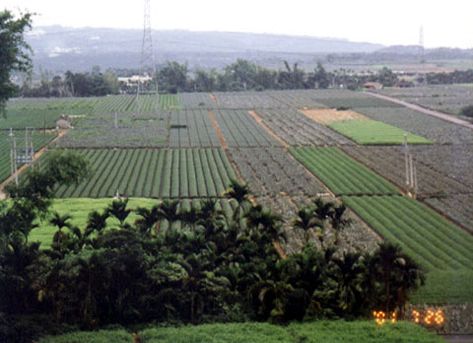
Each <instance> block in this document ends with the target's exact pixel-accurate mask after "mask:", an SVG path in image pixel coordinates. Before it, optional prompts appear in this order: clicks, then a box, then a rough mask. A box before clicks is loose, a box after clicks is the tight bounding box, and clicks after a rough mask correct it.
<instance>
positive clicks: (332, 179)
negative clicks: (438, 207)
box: [290, 147, 399, 195]
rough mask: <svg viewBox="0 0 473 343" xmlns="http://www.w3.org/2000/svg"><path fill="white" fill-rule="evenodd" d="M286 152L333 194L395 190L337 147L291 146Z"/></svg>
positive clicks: (390, 192) (387, 192)
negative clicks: (288, 151)
mask: <svg viewBox="0 0 473 343" xmlns="http://www.w3.org/2000/svg"><path fill="white" fill-rule="evenodd" d="M290 152H291V153H292V154H293V155H294V157H295V158H296V159H297V160H298V161H299V162H301V163H302V164H304V165H305V166H306V168H307V169H309V170H310V171H311V172H312V173H313V174H315V175H316V176H317V177H319V178H320V179H321V180H322V181H323V182H324V183H325V185H327V186H328V187H329V188H330V190H331V191H332V192H334V193H335V194H336V195H348V194H351V195H355V194H398V193H399V192H398V191H397V189H396V188H395V187H394V186H393V185H392V184H391V183H389V182H388V181H386V180H385V179H383V178H382V177H380V176H378V175H376V174H375V173H373V172H372V171H371V170H369V169H368V168H367V167H365V166H364V165H362V164H360V163H358V162H357V161H355V160H353V159H352V158H350V157H349V156H348V155H346V154H345V153H344V152H342V151H341V150H340V149H338V148H332V147H330V148H291V149H290Z"/></svg>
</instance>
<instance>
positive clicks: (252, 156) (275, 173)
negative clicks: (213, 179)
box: [229, 148, 327, 196]
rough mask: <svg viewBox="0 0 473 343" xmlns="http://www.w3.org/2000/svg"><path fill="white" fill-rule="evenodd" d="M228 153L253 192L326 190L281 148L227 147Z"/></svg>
mask: <svg viewBox="0 0 473 343" xmlns="http://www.w3.org/2000/svg"><path fill="white" fill-rule="evenodd" d="M229 155H230V157H231V159H232V160H233V161H234V162H235V163H236V165H237V167H238V169H239V170H240V174H241V175H242V177H243V178H244V179H245V180H246V182H248V185H249V186H250V189H251V191H252V192H253V193H254V194H256V195H269V194H271V195H277V194H281V193H284V194H290V195H298V194H300V195H302V194H304V195H308V196H314V195H316V194H319V193H326V192H327V190H326V189H325V187H324V186H323V185H322V184H321V183H320V181H318V180H317V179H316V178H315V177H313V176H312V175H311V174H310V173H308V172H307V171H306V170H305V169H304V168H303V167H302V166H301V165H300V163H298V162H297V161H296V160H294V159H293V158H291V156H289V154H288V153H287V152H286V150H284V149H282V148H254V149H246V148H240V149H230V150H229Z"/></svg>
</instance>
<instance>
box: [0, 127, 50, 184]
mask: <svg viewBox="0 0 473 343" xmlns="http://www.w3.org/2000/svg"><path fill="white" fill-rule="evenodd" d="M15 135H16V138H17V149H18V150H17V152H18V154H20V151H21V149H23V148H24V146H25V143H24V142H25V141H24V131H16V132H15ZM54 137H55V135H53V134H49V133H48V134H44V133H39V132H34V133H33V148H34V149H35V150H39V149H40V148H42V147H43V146H45V145H46V144H48V143H49V142H50V141H51V140H52V139H53V138H54ZM10 151H11V143H10V140H9V137H8V133H7V132H5V131H4V132H2V131H0V182H2V181H3V180H5V179H6V178H8V176H10V174H11V157H10Z"/></svg>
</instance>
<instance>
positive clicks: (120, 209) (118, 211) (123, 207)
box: [106, 198, 131, 228]
mask: <svg viewBox="0 0 473 343" xmlns="http://www.w3.org/2000/svg"><path fill="white" fill-rule="evenodd" d="M127 206H128V199H126V198H125V199H119V200H113V202H112V203H111V204H110V205H108V207H107V209H106V212H107V214H108V215H110V216H112V217H115V218H117V219H118V221H119V222H120V227H121V228H125V226H126V225H125V220H126V219H127V218H128V216H129V215H130V213H131V209H129V208H127Z"/></svg>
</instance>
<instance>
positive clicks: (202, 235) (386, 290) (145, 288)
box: [0, 152, 424, 342]
mask: <svg viewBox="0 0 473 343" xmlns="http://www.w3.org/2000/svg"><path fill="white" fill-rule="evenodd" d="M87 170H88V163H87V161H86V160H84V158H83V157H80V156H79V155H76V154H75V153H73V152H62V153H59V152H57V153H54V154H53V155H52V156H51V157H50V158H49V159H48V163H47V164H46V165H43V166H42V167H41V168H33V169H31V170H30V171H29V172H28V174H27V175H26V176H25V179H24V180H23V181H22V182H21V183H20V185H19V186H15V185H10V186H9V187H8V189H7V191H8V194H9V197H10V199H9V201H8V202H6V201H2V202H0V285H1V286H2V290H1V292H0V338H1V339H3V341H15V342H26V341H31V340H32V339H35V338H36V337H37V336H38V335H41V334H44V333H58V332H62V331H64V330H70V329H71V328H84V329H95V328H100V327H103V326H106V325H116V324H119V325H124V326H129V325H137V324H143V323H150V322H154V323H161V324H167V325H169V324H179V323H190V324H198V323H203V322H239V321H247V320H256V321H271V322H274V323H285V322H288V321H292V320H303V319H311V318H313V319H316V318H347V319H353V318H359V317H367V316H369V315H370V314H371V311H372V310H373V309H382V310H385V311H389V312H390V311H401V312H402V310H403V307H404V304H405V303H406V302H407V301H408V299H409V295H410V294H411V293H412V291H414V290H415V289H417V288H418V287H419V286H420V285H421V284H422V283H423V281H424V274H423V271H422V269H421V268H420V267H419V266H418V265H417V264H416V263H415V262H414V261H413V260H412V259H411V258H410V257H409V256H407V255H406V254H404V253H403V252H402V251H401V249H400V248H399V247H398V246H395V245H392V244H389V243H382V244H380V245H379V247H378V249H376V250H375V251H373V252H369V253H368V252H365V253H362V252H347V251H344V250H343V249H341V247H340V245H339V233H340V232H342V230H343V229H344V228H345V227H346V225H347V224H348V223H349V219H348V218H347V216H346V208H345V206H344V205H343V204H336V203H333V202H326V201H323V200H321V199H315V200H314V201H313V202H312V203H311V204H310V205H308V206H306V207H303V208H301V209H300V210H299V212H298V214H297V216H296V217H295V218H294V221H293V225H292V226H293V227H292V230H300V231H302V232H303V233H305V235H302V236H305V237H306V241H305V244H304V248H303V249H302V251H301V252H299V253H294V254H291V255H289V256H286V255H285V254H284V252H283V251H282V243H284V241H285V234H284V232H285V231H284V230H282V222H281V216H280V215H279V214H277V213H274V212H272V211H271V210H270V209H268V208H265V207H263V206H261V205H259V204H258V203H256V202H255V201H253V197H252V196H251V194H250V192H249V190H248V187H247V186H246V185H244V184H241V183H239V182H236V181H232V183H231V185H230V186H229V189H228V191H227V192H226V193H225V197H227V198H228V199H233V201H235V202H236V203H237V207H236V209H235V211H234V213H233V215H232V216H231V218H228V217H225V216H224V215H223V213H222V212H221V211H220V210H219V209H218V207H217V206H216V201H215V200H212V199H209V200H204V201H203V202H202V203H201V206H200V207H199V208H194V207H192V208H187V209H186V208H183V207H182V206H181V204H180V203H179V202H178V201H169V200H166V201H162V202H157V203H156V204H155V205H154V206H153V207H151V208H144V207H138V208H136V209H130V208H129V206H128V202H127V200H126V199H117V200H114V201H113V202H111V203H110V205H109V206H108V207H107V208H106V209H105V210H103V211H97V210H95V211H93V212H91V213H90V214H89V216H88V220H87V224H86V225H85V227H81V228H79V227H76V226H74V225H72V224H71V223H70V216H69V215H67V214H59V213H55V212H51V210H50V207H51V203H52V200H51V199H52V197H53V194H54V189H55V188H56V187H58V186H59V185H61V184H72V183H78V182H80V180H81V179H82V178H83V177H85V176H86V175H87ZM132 212H134V213H135V214H136V217H137V219H136V220H135V222H134V223H133V224H130V223H129V221H127V218H129V216H130V214H131V213H132ZM38 218H43V219H45V218H49V221H50V223H51V224H53V225H54V226H55V227H56V228H57V229H56V232H55V234H54V237H53V243H52V245H51V247H50V248H48V249H42V248H41V246H40V244H39V243H36V242H31V241H29V234H30V232H31V231H32V230H35V223H36V222H37V220H38ZM108 218H115V219H116V222H117V223H118V224H117V225H114V227H109V226H107V220H108ZM176 221H180V222H181V228H180V229H179V230H178V229H175V228H174V225H173V223H175V222H176ZM166 222H167V223H168V224H169V225H164V223H166ZM329 228H330V229H331V230H334V231H335V233H336V234H335V235H334V236H330V237H327V235H324V232H325V231H326V230H328V229H329Z"/></svg>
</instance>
